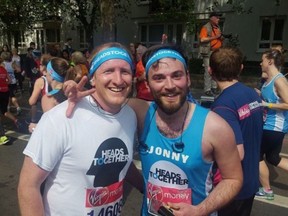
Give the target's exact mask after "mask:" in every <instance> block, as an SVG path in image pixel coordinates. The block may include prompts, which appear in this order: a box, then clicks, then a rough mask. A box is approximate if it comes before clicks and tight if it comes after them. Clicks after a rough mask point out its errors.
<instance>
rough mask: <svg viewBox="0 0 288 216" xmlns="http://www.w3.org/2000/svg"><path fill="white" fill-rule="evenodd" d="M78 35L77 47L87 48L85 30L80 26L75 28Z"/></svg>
mask: <svg viewBox="0 0 288 216" xmlns="http://www.w3.org/2000/svg"><path fill="white" fill-rule="evenodd" d="M77 31H78V35H79V46H80V48H82V49H84V48H87V47H88V38H87V34H86V31H85V29H84V28H83V27H82V26H78V27H77Z"/></svg>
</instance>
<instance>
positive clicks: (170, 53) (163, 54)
mask: <svg viewBox="0 0 288 216" xmlns="http://www.w3.org/2000/svg"><path fill="white" fill-rule="evenodd" d="M163 58H174V59H177V60H179V61H180V62H182V64H183V65H184V67H185V69H186V68H187V65H186V62H185V59H184V58H183V57H182V56H181V55H180V53H178V52H177V51H175V50H172V49H160V50H158V51H157V52H156V53H155V54H154V55H153V56H152V57H151V58H150V59H149V60H148V62H147V63H146V67H145V70H146V74H148V71H149V69H150V67H151V66H152V65H153V64H154V63H155V62H156V61H158V60H160V59H163Z"/></svg>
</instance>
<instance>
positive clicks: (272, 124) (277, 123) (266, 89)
mask: <svg viewBox="0 0 288 216" xmlns="http://www.w3.org/2000/svg"><path fill="white" fill-rule="evenodd" d="M280 77H284V76H283V74H281V73H279V74H277V75H276V76H274V77H273V78H272V80H271V81H270V82H269V83H265V84H264V85H263V86H262V89H261V94H262V98H263V100H264V101H265V102H267V103H282V100H281V98H280V97H278V95H277V94H276V92H275V88H274V84H275V81H276V80H277V79H278V78H280ZM266 111H267V113H266V116H265V118H264V120H265V122H264V130H272V131H279V132H284V133H287V132H288V123H287V120H288V112H287V111H283V110H275V109H268V108H267V110H266Z"/></svg>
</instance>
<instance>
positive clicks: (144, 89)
mask: <svg viewBox="0 0 288 216" xmlns="http://www.w3.org/2000/svg"><path fill="white" fill-rule="evenodd" d="M146 50H147V48H146V47H145V46H143V45H141V44H140V45H139V46H138V47H137V49H136V58H137V65H136V73H135V78H134V80H135V83H136V91H137V94H136V97H137V98H140V99H143V100H147V101H152V100H153V96H152V94H151V92H150V88H149V86H148V83H147V80H146V74H145V68H144V66H143V64H142V60H141V58H142V55H143V54H144V52H145V51H146Z"/></svg>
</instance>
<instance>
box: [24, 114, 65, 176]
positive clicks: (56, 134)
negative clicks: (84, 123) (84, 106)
mask: <svg viewBox="0 0 288 216" xmlns="http://www.w3.org/2000/svg"><path fill="white" fill-rule="evenodd" d="M56 116H57V115H56ZM56 116H54V118H53V113H51V112H48V113H44V114H43V116H42V118H41V120H40V121H39V123H38V124H37V127H36V128H35V130H34V132H33V133H32V136H31V138H30V140H29V142H28V144H27V146H26V148H25V149H24V151H23V153H24V154H25V155H27V156H29V157H31V158H32V160H33V162H34V163H35V164H37V165H38V166H39V167H41V168H42V169H44V170H46V171H49V172H50V171H52V170H53V168H54V167H55V166H56V164H57V163H58V162H59V160H61V158H62V157H63V154H64V152H65V142H64V141H65V137H66V134H65V125H64V122H65V120H64V121H63V119H62V121H61V120H60V119H59V118H57V117H58V116H57V117H56ZM66 142H67V141H66Z"/></svg>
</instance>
